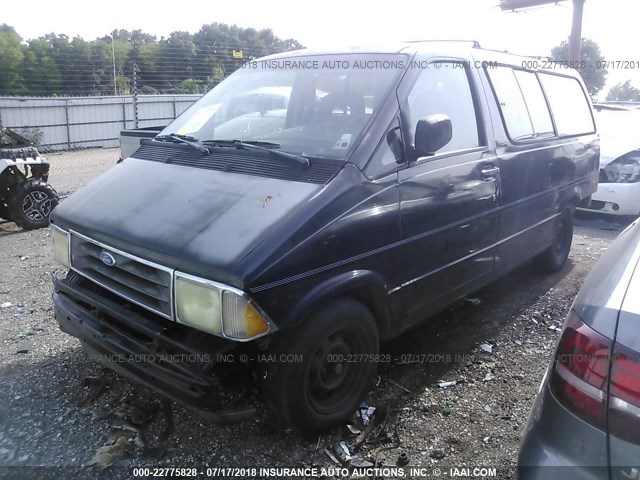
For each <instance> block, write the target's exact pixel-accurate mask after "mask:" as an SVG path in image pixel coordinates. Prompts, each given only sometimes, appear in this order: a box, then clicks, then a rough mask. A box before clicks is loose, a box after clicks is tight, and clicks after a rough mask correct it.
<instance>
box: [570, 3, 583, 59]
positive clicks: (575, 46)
mask: <svg viewBox="0 0 640 480" xmlns="http://www.w3.org/2000/svg"><path fill="white" fill-rule="evenodd" d="M583 11H584V0H573V23H572V24H571V36H570V37H569V60H570V61H571V62H579V61H580V47H581V46H582V13H583Z"/></svg>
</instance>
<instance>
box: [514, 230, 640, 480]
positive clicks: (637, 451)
mask: <svg viewBox="0 0 640 480" xmlns="http://www.w3.org/2000/svg"><path fill="white" fill-rule="evenodd" d="M639 259H640V221H638V220H636V221H635V222H634V223H632V224H631V225H630V226H629V227H627V228H626V229H625V230H624V231H623V232H622V233H621V234H620V236H619V237H618V238H617V239H616V240H615V241H614V242H613V243H612V244H611V246H610V247H609V249H608V250H607V252H605V254H604V255H602V257H601V258H600V260H599V261H598V263H597V264H596V265H595V267H594V268H593V270H592V271H591V273H590V274H589V276H588V277H587V279H586V281H585V283H584V285H583V286H582V288H581V290H580V292H579V293H578V296H577V297H576V299H575V301H574V303H573V306H572V307H571V310H570V312H569V314H568V316H567V318H566V320H565V323H564V327H563V330H562V333H561V335H560V340H559V341H558V346H557V350H556V353H555V356H554V358H553V360H552V362H551V364H550V365H549V368H548V369H547V371H546V373H545V376H544V378H543V380H542V384H541V385H540V390H539V392H538V397H537V398H536V401H535V403H534V405H533V409H532V411H531V415H530V417H529V421H528V423H527V426H526V429H525V433H524V437H523V439H522V445H521V447H520V455H519V458H518V470H519V472H518V473H519V478H520V480H531V479H544V480H552V479H556V478H557V479H563V480H570V479H594V480H595V479H598V480H603V479H610V480H618V479H620V480H624V479H634V480H635V479H638V478H640V267H638V264H639Z"/></svg>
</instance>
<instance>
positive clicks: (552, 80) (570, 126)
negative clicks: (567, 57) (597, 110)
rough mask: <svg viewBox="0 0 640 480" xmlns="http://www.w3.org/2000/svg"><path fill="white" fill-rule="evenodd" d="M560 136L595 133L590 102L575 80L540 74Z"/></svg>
mask: <svg viewBox="0 0 640 480" xmlns="http://www.w3.org/2000/svg"><path fill="white" fill-rule="evenodd" d="M539 76H540V81H541V82H542V86H543V87H544V91H545V93H546V95H547V98H548V99H549V104H550V105H551V112H552V113H553V118H554V120H555V121H556V128H557V129H558V134H559V135H579V134H584V133H592V132H595V125H594V123H593V117H592V116H591V107H590V105H589V100H588V99H587V96H586V95H585V93H584V90H583V89H582V86H581V85H580V82H578V80H576V79H575V78H571V77H561V76H559V75H551V74H548V73H540V74H539Z"/></svg>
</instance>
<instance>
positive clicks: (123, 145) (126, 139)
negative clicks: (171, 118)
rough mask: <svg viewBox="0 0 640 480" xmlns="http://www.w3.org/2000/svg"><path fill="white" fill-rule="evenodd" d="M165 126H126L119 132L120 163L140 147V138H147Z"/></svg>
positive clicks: (153, 135) (156, 133)
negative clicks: (126, 127)
mask: <svg viewBox="0 0 640 480" xmlns="http://www.w3.org/2000/svg"><path fill="white" fill-rule="evenodd" d="M164 128H165V127H164V126H162V127H160V126H158V127H143V128H128V129H126V130H122V131H121V132H120V160H118V163H120V162H121V161H122V160H124V159H125V158H128V157H130V156H131V155H133V152H135V151H136V150H137V149H138V148H140V142H141V141H142V140H148V139H151V138H153V137H155V136H156V135H158V134H159V133H160V132H161V131H162V130H163V129H164Z"/></svg>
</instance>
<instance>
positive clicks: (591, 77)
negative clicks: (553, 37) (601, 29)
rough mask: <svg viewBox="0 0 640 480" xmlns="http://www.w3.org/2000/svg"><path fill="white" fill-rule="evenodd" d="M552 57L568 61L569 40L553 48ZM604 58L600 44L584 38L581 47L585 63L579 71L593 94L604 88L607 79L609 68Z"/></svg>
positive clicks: (581, 54) (582, 58)
mask: <svg viewBox="0 0 640 480" xmlns="http://www.w3.org/2000/svg"><path fill="white" fill-rule="evenodd" d="M551 59H552V60H554V61H560V62H568V61H569V42H567V41H564V42H562V43H561V44H560V45H558V46H557V47H555V48H554V49H553V50H551ZM603 60H604V57H603V56H602V53H601V52H600V47H599V46H598V44H597V43H596V42H594V41H593V40H589V39H588V38H583V39H582V46H581V49H580V61H581V62H582V64H583V65H584V68H581V69H579V70H578V71H579V72H580V75H581V76H582V79H583V80H584V83H585V84H586V86H587V90H588V91H589V93H590V94H591V95H596V94H597V93H598V92H599V91H600V90H602V87H604V84H605V82H606V80H607V69H606V68H604V67H603V66H602V65H603V62H602V61H603Z"/></svg>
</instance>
